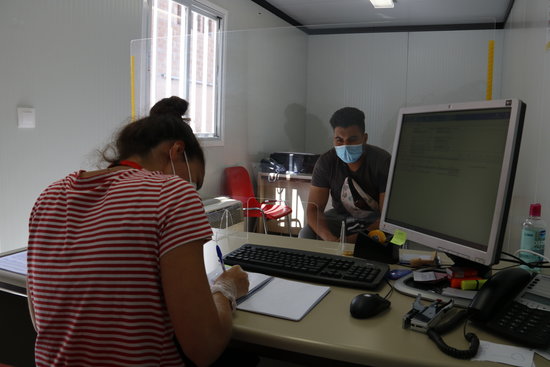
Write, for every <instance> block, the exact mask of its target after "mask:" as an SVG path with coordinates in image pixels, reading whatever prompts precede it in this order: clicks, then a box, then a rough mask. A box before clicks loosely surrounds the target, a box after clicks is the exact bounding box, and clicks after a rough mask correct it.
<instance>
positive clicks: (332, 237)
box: [299, 107, 391, 242]
mask: <svg viewBox="0 0 550 367" xmlns="http://www.w3.org/2000/svg"><path fill="white" fill-rule="evenodd" d="M330 125H331V126H332V129H333V133H334V141H333V143H334V147H333V148H332V149H330V150H329V151H328V152H326V153H324V154H322V155H321V156H320V157H319V159H318V160H317V163H316V164H315V168H314V170H313V177H312V180H311V188H310V192H309V199H308V205H307V225H306V226H305V227H304V228H303V229H302V230H301V231H300V235H299V236H300V237H302V238H321V239H323V240H326V241H338V240H339V236H340V228H341V223H342V221H343V220H344V221H345V220H346V219H348V221H349V218H353V219H355V220H356V221H359V222H361V223H362V224H363V225H364V226H366V228H367V229H366V230H367V231H370V230H373V229H377V228H378V224H379V220H380V211H381V210H382V205H383V202H384V193H385V192H386V183H387V181H388V171H389V165H390V160H391V156H390V154H389V153H388V152H386V151H385V150H383V149H381V148H378V147H375V146H373V145H368V144H367V138H368V134H366V133H365V114H364V113H363V112H362V111H360V110H358V109H357V108H353V107H344V108H342V109H339V110H338V111H336V112H335V113H334V114H333V115H332V117H331V119H330ZM329 195H330V198H331V199H332V206H333V209H330V210H328V211H326V212H325V207H326V205H327V202H328V198H329ZM347 241H348V242H355V236H351V237H348V239H347Z"/></svg>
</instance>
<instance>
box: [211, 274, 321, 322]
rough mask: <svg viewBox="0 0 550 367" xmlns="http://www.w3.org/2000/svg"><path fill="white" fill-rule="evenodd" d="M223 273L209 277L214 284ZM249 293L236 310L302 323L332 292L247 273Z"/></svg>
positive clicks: (316, 286)
mask: <svg viewBox="0 0 550 367" xmlns="http://www.w3.org/2000/svg"><path fill="white" fill-rule="evenodd" d="M219 274H220V271H219V270H218V271H215V272H213V273H210V274H209V275H208V278H209V279H210V282H213V281H214V279H216V278H217V277H218V276H219ZM248 279H249V281H250V287H249V291H248V294H247V295H246V296H243V297H241V298H239V299H238V300H237V309H239V310H242V311H250V312H255V313H260V314H264V315H268V316H274V317H280V318H283V319H287V320H293V321H300V320H301V319H302V318H303V317H304V316H305V315H307V313H308V312H309V311H310V310H311V309H312V308H313V307H315V305H317V303H319V302H320V301H321V300H322V299H323V297H325V296H326V295H327V293H328V292H329V291H330V287H325V286H319V285H312V284H307V283H303V282H296V281H293V280H286V279H281V278H277V277H272V276H270V275H265V274H260V273H252V272H248Z"/></svg>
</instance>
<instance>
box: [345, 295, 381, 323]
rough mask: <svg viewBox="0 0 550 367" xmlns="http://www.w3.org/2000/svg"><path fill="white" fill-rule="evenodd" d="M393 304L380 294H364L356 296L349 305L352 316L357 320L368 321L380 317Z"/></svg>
mask: <svg viewBox="0 0 550 367" xmlns="http://www.w3.org/2000/svg"><path fill="white" fill-rule="evenodd" d="M390 304H391V302H390V301H388V300H387V299H384V298H382V297H380V296H379V295H378V294H370V293H363V294H359V295H357V296H355V297H354V298H353V299H352V300H351V304H350V305H349V312H350V313H351V316H353V317H355V318H356V319H366V318H367V317H372V316H374V315H378V314H379V313H380V312H382V311H384V310H385V309H387V308H389V307H390Z"/></svg>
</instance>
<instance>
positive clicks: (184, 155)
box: [169, 150, 197, 190]
mask: <svg viewBox="0 0 550 367" xmlns="http://www.w3.org/2000/svg"><path fill="white" fill-rule="evenodd" d="M169 156H170V164H171V165H172V174H173V175H174V176H177V175H176V168H175V167H174V161H172V151H170V152H169ZM183 157H184V158H185V164H186V165H187V173H188V174H189V180H188V182H189V183H190V184H191V186H193V187H194V188H195V190H197V184H196V183H194V182H193V180H192V179H191V168H190V167H189V161H188V160H187V154H186V153H185V150H184V151H183Z"/></svg>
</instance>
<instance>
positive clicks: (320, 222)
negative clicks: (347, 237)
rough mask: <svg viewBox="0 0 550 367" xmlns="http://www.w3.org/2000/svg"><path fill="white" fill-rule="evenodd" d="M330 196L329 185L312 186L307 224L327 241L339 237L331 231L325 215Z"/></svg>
mask: <svg viewBox="0 0 550 367" xmlns="http://www.w3.org/2000/svg"><path fill="white" fill-rule="evenodd" d="M328 196H329V188H328V187H318V186H311V187H310V189H309V198H308V203H307V209H306V212H307V224H308V225H309V226H310V227H311V229H312V230H313V231H314V232H315V233H317V235H318V236H319V237H321V238H322V239H323V240H325V241H338V237H336V236H335V235H333V234H332V232H330V230H329V228H328V225H327V221H326V219H325V215H324V214H323V213H324V211H325V207H326V206H327V202H328Z"/></svg>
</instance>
